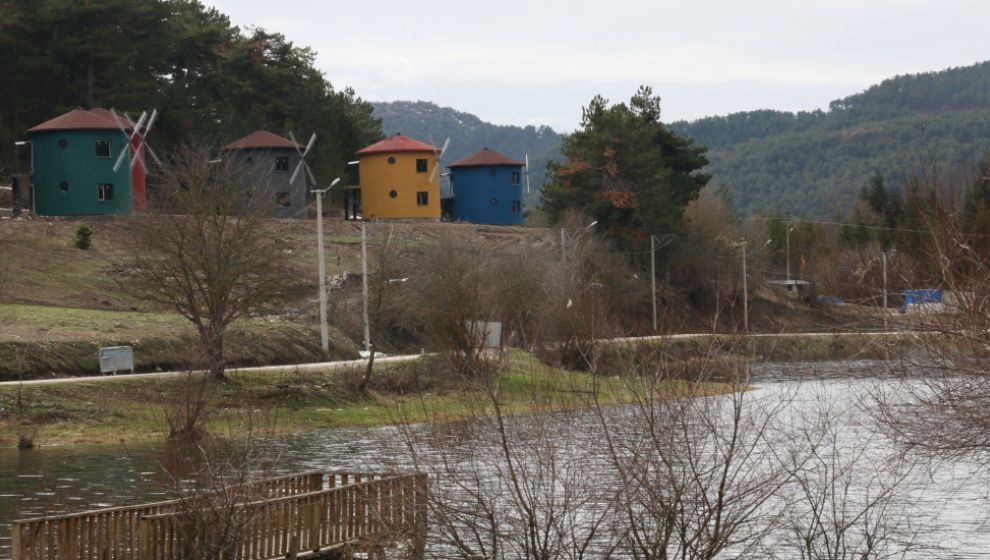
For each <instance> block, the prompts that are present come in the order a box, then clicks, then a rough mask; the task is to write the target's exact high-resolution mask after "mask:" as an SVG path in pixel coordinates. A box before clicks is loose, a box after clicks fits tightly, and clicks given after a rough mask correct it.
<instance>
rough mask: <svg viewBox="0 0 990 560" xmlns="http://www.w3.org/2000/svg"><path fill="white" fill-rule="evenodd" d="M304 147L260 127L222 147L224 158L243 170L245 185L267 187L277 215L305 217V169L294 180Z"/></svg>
mask: <svg viewBox="0 0 990 560" xmlns="http://www.w3.org/2000/svg"><path fill="white" fill-rule="evenodd" d="M304 148H305V146H301V145H299V144H297V143H296V142H293V141H292V140H289V139H288V138H283V137H282V136H279V135H278V134H274V133H272V132H269V131H267V130H258V131H255V132H252V133H251V134H248V135H247V136H245V137H243V138H241V139H239V140H235V141H233V142H231V143H230V144H227V145H226V146H224V147H223V148H222V151H223V154H224V156H225V157H227V158H230V159H231V160H232V161H231V163H232V164H233V165H235V166H236V167H237V168H238V169H240V170H242V171H243V173H244V179H243V181H244V186H245V187H246V188H253V189H264V190H265V191H266V192H267V196H269V197H270V198H271V201H272V204H273V205H274V209H275V210H274V214H275V216H278V217H281V218H306V217H308V213H307V211H306V208H307V206H306V197H307V193H306V189H307V178H306V173H305V171H304V170H301V171H300V172H299V174H298V175H296V178H295V181H292V180H291V179H292V174H293V172H294V171H295V169H296V167H297V166H298V165H299V159H300V158H299V153H300V152H301V151H302V150H303V149H304Z"/></svg>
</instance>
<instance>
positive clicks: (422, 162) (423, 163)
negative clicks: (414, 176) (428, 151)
mask: <svg viewBox="0 0 990 560" xmlns="http://www.w3.org/2000/svg"><path fill="white" fill-rule="evenodd" d="M429 168H430V160H428V159H423V158H417V159H416V173H426V172H427V170H428V169H429Z"/></svg>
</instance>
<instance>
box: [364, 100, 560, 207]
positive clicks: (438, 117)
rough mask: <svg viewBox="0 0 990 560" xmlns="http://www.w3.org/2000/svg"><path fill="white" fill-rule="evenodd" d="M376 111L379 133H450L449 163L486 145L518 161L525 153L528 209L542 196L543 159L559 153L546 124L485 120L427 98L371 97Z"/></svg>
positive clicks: (436, 139)
mask: <svg viewBox="0 0 990 560" xmlns="http://www.w3.org/2000/svg"><path fill="white" fill-rule="evenodd" d="M371 105H372V106H373V107H374V116H375V117H376V118H379V119H381V120H382V132H383V133H384V134H385V135H386V136H389V135H392V134H395V133H397V132H401V133H402V134H405V135H406V136H411V137H413V138H416V139H418V140H422V141H424V142H429V143H431V144H435V145H437V146H440V145H443V141H444V139H446V138H448V137H449V138H450V147H449V148H448V150H447V153H446V154H444V158H443V159H444V163H447V164H449V163H453V162H455V161H457V160H460V159H462V158H465V157H467V156H469V155H471V154H473V153H475V152H477V151H478V150H480V149H482V148H484V147H488V148H491V149H493V150H495V151H497V152H501V153H503V154H505V155H507V156H509V157H511V158H515V159H518V160H520V161H522V160H523V158H524V157H525V156H526V154H527V153H528V154H529V162H530V180H531V183H532V192H531V193H530V194H529V195H524V196H526V206H527V208H535V206H536V205H537V204H538V203H539V200H540V191H541V190H542V188H543V183H544V178H545V176H546V175H545V174H546V166H547V162H548V161H550V160H552V159H558V158H559V157H560V143H561V136H560V134H558V133H557V132H555V131H554V130H553V129H552V128H550V127H548V126H532V125H531V126H525V127H520V126H510V125H497V124H492V123H489V122H485V121H483V120H481V119H480V118H478V117H477V116H475V115H472V114H470V113H464V112H461V111H457V110H454V109H452V108H450V107H440V106H439V105H437V104H435V103H430V102H428V101H392V102H374V103H372V104H371Z"/></svg>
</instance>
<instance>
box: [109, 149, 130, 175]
mask: <svg viewBox="0 0 990 560" xmlns="http://www.w3.org/2000/svg"><path fill="white" fill-rule="evenodd" d="M130 151H131V143H130V142H128V143H127V145H126V146H124V148H123V149H122V150H120V155H119V156H117V161H116V162H114V164H113V172H114V173H116V172H118V171H120V166H121V165H124V158H125V157H127V155H128V154H129V153H130Z"/></svg>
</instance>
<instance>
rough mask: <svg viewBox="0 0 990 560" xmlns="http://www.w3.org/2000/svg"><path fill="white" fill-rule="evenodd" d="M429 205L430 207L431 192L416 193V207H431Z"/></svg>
mask: <svg viewBox="0 0 990 560" xmlns="http://www.w3.org/2000/svg"><path fill="white" fill-rule="evenodd" d="M429 205H430V192H429V191H416V206H429Z"/></svg>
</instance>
